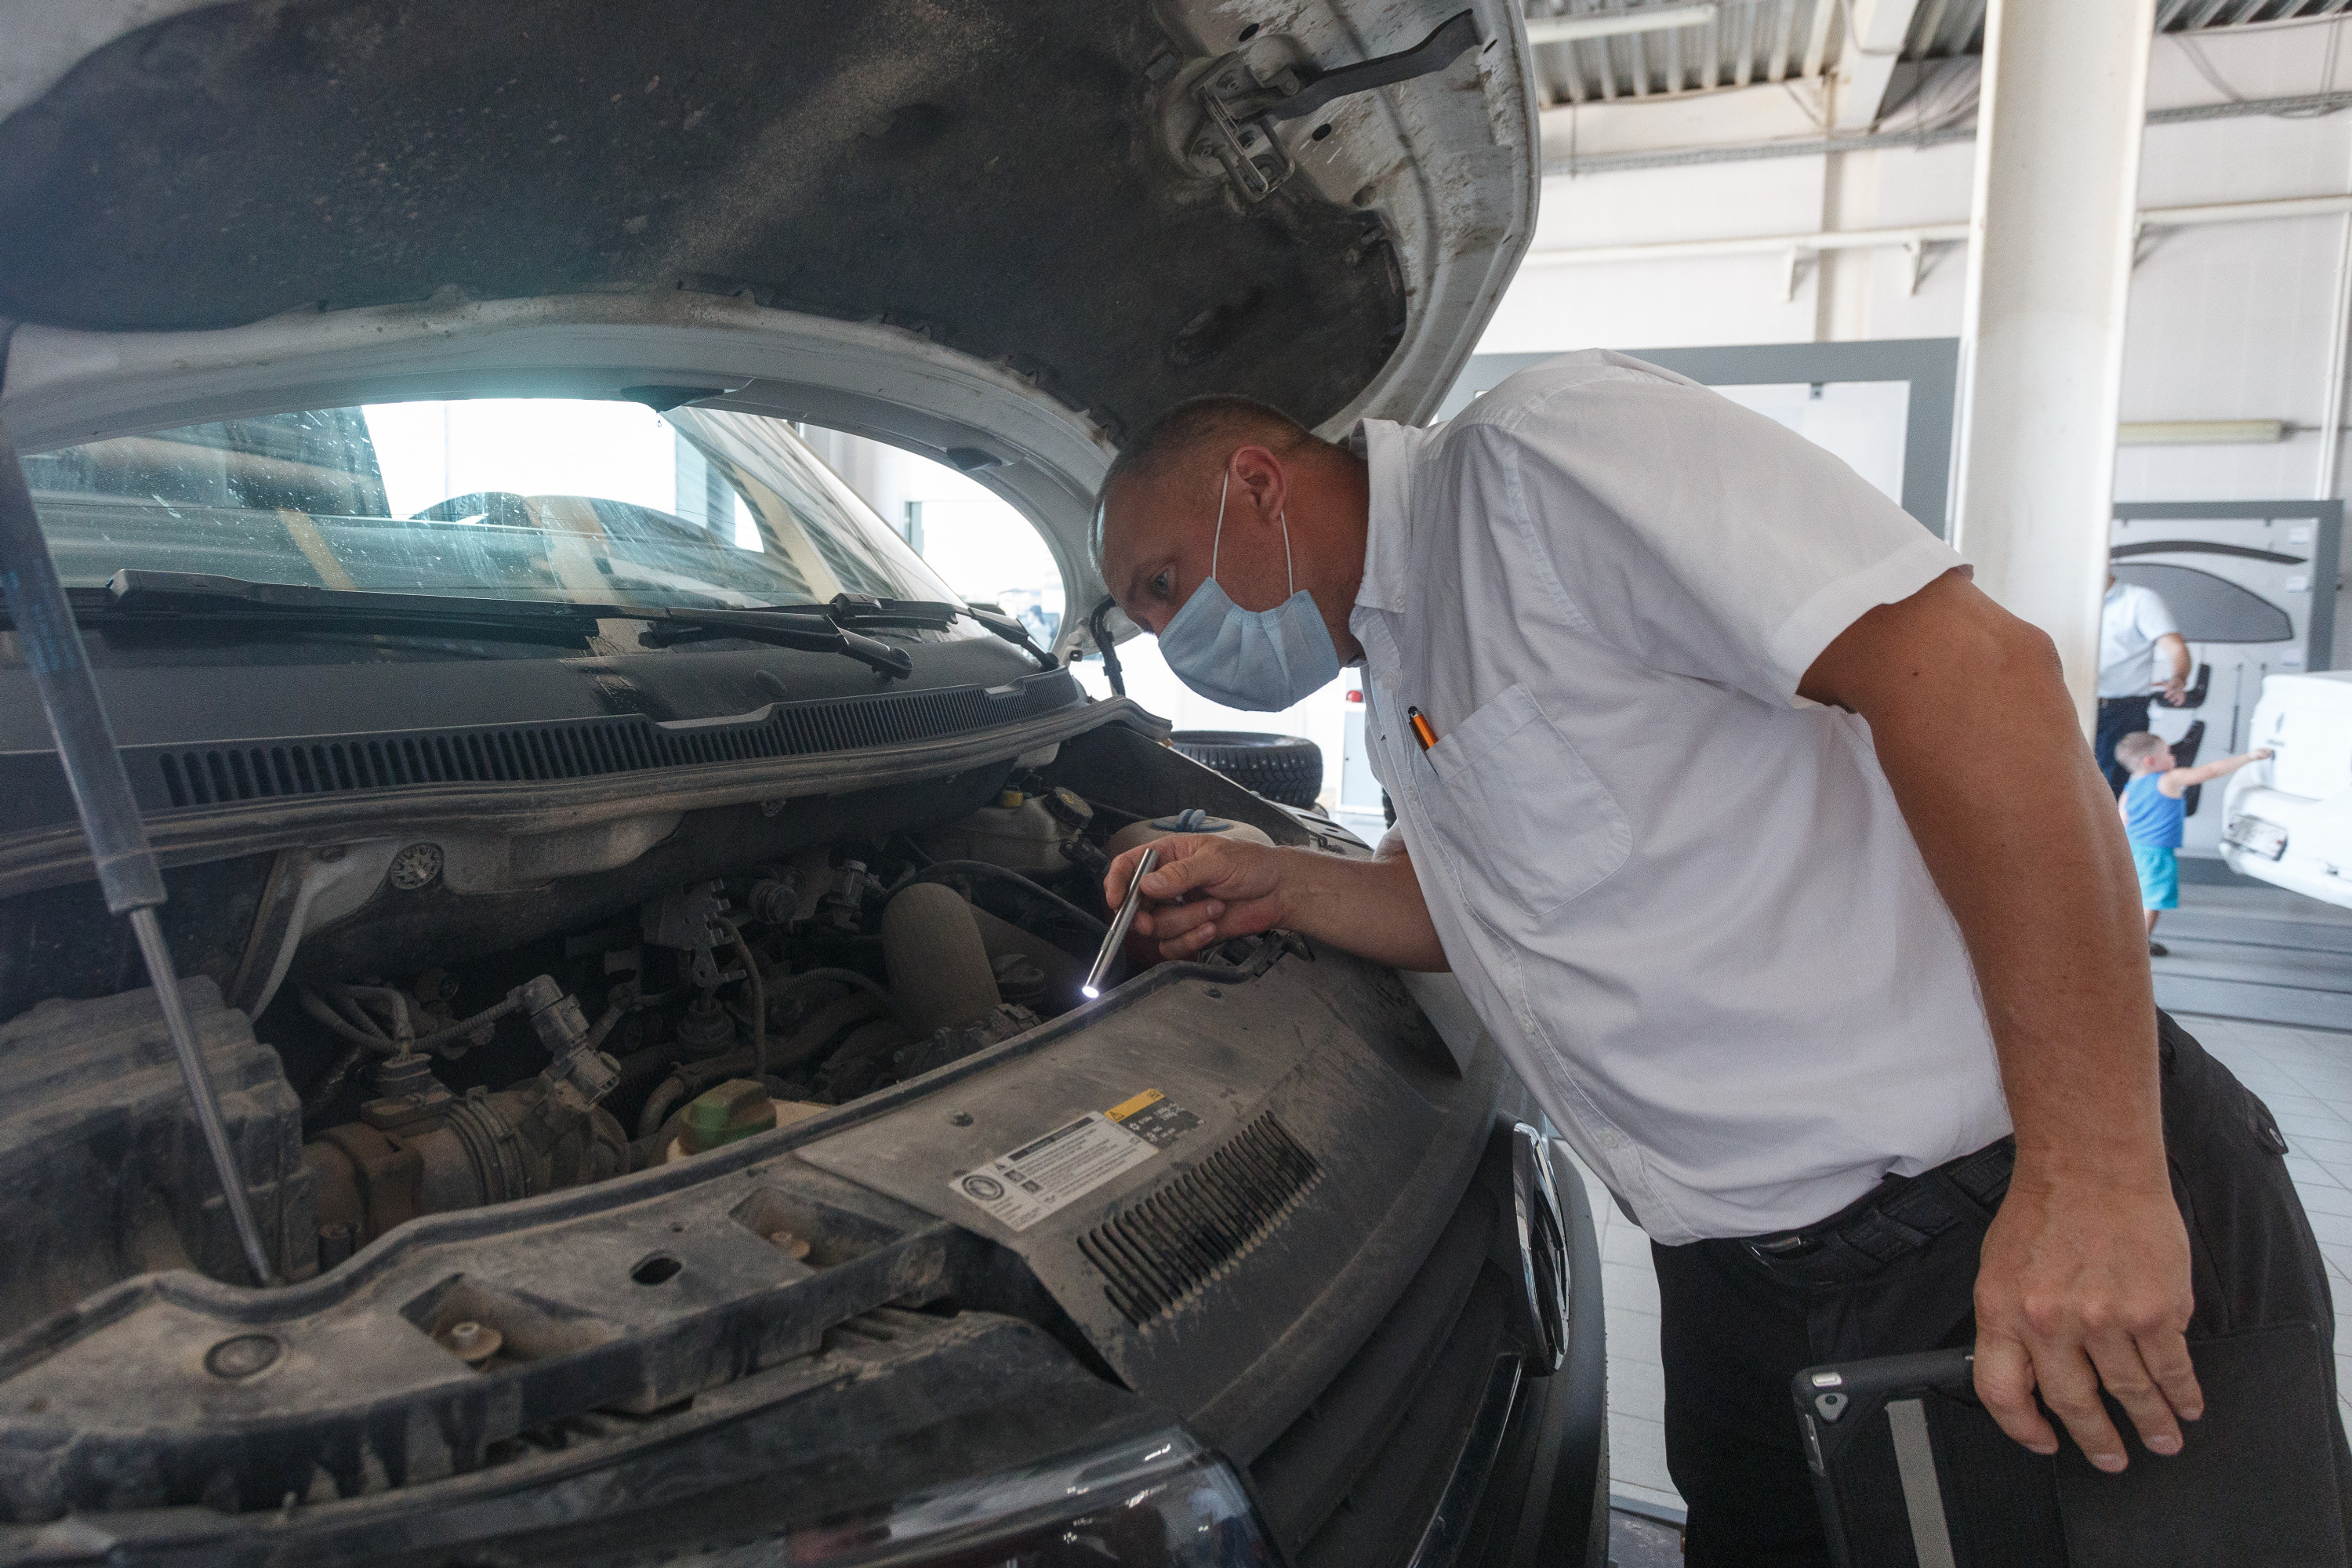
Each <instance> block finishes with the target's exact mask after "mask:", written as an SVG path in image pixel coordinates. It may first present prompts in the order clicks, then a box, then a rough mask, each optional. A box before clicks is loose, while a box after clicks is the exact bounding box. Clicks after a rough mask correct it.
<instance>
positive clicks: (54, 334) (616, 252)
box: [0, 0, 1537, 628]
mask: <svg viewBox="0 0 2352 1568" xmlns="http://www.w3.org/2000/svg"><path fill="white" fill-rule="evenodd" d="M1256 9H1258V8H1257V7H1244V6H1237V5H1232V4H1230V3H1227V0H1163V3H1161V4H1159V5H1153V6H1142V5H1134V4H1132V3H1131V0H1055V3H1053V4H1050V5H1049V4H1045V0H1021V3H1014V4H1006V3H1003V0H877V3H876V4H873V5H856V6H845V5H837V4H832V3H828V0H701V3H698V4H697V5H691V6H686V7H681V6H678V5H671V4H660V3H657V0H593V3H588V4H583V3H581V0H509V3H506V4H499V5H482V4H480V3H479V0H397V3H394V0H238V3H234V4H226V5H223V4H206V3H205V0H85V3H83V4H80V5H72V6H59V5H53V4H50V3H48V0H0V317H5V318H6V320H7V322H10V323H14V326H13V331H10V333H9V337H8V343H7V361H6V365H5V381H0V415H5V418H6V420H7V423H8V425H9V427H10V429H11V431H12V433H13V434H14V436H15V437H16V440H17V441H18V443H19V444H20V445H22V446H25V447H28V448H38V447H44V446H55V445H59V444H62V443H65V442H68V441H79V440H89V439H94V438H97V437H102V436H107V435H115V434H121V433H125V432H127V431H130V430H134V429H141V428H156V427H160V426H166V425H172V424H177V423H184V422H189V421H193V420H196V419H211V418H223V417H229V416H236V415H242V414H252V413H259V412H265V411H268V410H273V409H283V408H290V407H297V406H320V405H326V404H329V403H338V402H340V403H352V402H359V401H362V400H366V401H383V400H389V399H394V398H399V397H416V396H440V397H446V396H452V395H490V394H502V395H516V394H519V393H525V392H528V393H536V394H541V395H604V396H635V397H639V398H642V399H644V400H646V401H650V402H655V403H656V404H661V403H675V402H678V401H683V400H686V399H688V398H693V399H698V400H704V401H707V402H709V403H710V404H711V405H715V406H723V407H734V408H743V409H747V410H751V411H754V412H761V413H770V414H779V415H783V416H789V417H793V418H798V419H805V420H808V421H810V422H813V423H816V424H821V425H824V426H830V427H834V428H840V429H847V430H851V431H854V432H856V433H859V434H864V435H869V436H873V437H877V438H880V439H883V440H887V441H891V442H893V443H895V444H897V445H899V446H902V447H908V448H910V449H913V450H917V451H919V452H923V453H925V454H926V455H929V456H933V457H938V458H943V459H945V460H948V461H950V462H952V463H954V464H955V465H956V466H957V467H959V468H962V469H964V470H965V471H966V472H968V473H971V474H972V476H973V477H974V478H976V479H980V480H981V481H982V483H984V484H987V485H988V486H990V488H992V489H995V490H996V491H997V492H998V493H1000V494H1002V495H1003V496H1004V497H1005V498H1006V499H1007V500H1012V501H1013V503H1014V504H1015V505H1017V506H1019V507H1021V508H1022V509H1023V510H1024V511H1026V512H1028V513H1029V515H1030V516H1031V517H1032V518H1033V519H1034V520H1035V521H1037V522H1038V523H1039V525H1040V526H1041V528H1042V529H1043V530H1044V531H1045V533H1046V535H1047V538H1048V541H1049V543H1050V544H1051V545H1052V547H1053V549H1054V552H1055V555H1056V557H1057V559H1058V563H1059V564H1060V566H1061V568H1062V573H1063V578H1064V581H1065V583H1066V584H1067V585H1068V586H1069V588H1070V590H1071V598H1072V602H1073V603H1074V604H1078V605H1083V604H1086V603H1090V602H1092V599H1093V597H1095V596H1098V595H1099V593H1100V586H1099V584H1098V582H1097V579H1096V577H1095V574H1094V572H1093V570H1092V567H1091V565H1090V564H1089V563H1088V561H1087V549H1086V531H1087V524H1088V521H1089V515H1090V512H1091V500H1092V495H1093V491H1094V489H1095V486H1096V484H1097V481H1098V480H1099V478H1100V475H1101V472H1102V469H1103V468H1104V466H1105V465H1106V464H1107V463H1108V460H1109V458H1110V456H1111V455H1112V454H1113V453H1114V452H1115V451H1116V449H1117V446H1118V442H1119V440H1120V439H1121V438H1122V437H1124V436H1125V435H1126V434H1127V433H1128V432H1129V431H1132V430H1133V429H1135V428H1136V427H1137V426H1139V424H1140V423H1141V422H1142V421H1144V420H1147V419H1149V418H1150V416H1152V415H1153V414H1154V413H1155V412H1157V411H1158V410H1159V409H1160V408H1161V407H1163V406H1165V405H1168V404H1170V403H1171V402H1173V401H1175V400H1177V399H1180V398H1182V397H1186V396H1190V395H1196V394H1200V393H1205V392H1213V391H1215V392H1239V393H1243V394H1246V395H1251V396H1255V397H1258V398H1261V399H1263V400H1265V401H1266V402H1269V403H1272V404H1274V405H1276V406H1279V407H1282V408H1284V409H1286V411H1288V412H1289V413H1291V414H1292V415H1294V416H1297V418H1299V419H1301V420H1302V421H1304V422H1306V423H1307V424H1309V425H1312V426H1318V427H1319V428H1321V429H1323V430H1325V431H1326V432H1333V431H1337V430H1339V429H1340V428H1342V427H1344V426H1345V425H1346V424H1347V423H1349V421H1350V420H1352V419H1353V418H1355V417H1357V416H1361V415H1365V414H1375V415H1380V416H1385V417H1391V418H1400V419H1408V420H1411V419H1417V418H1420V417H1423V416H1426V415H1427V414H1428V413H1429V412H1430V411H1431V410H1432V409H1433V408H1434V407H1435V406H1436V404H1437V402H1438V399H1439V398H1440V397H1441V396H1442V395H1444V391H1445V389H1446V387H1447V385H1448V384H1450V383H1451V381H1452V379H1453V377H1454V373H1455V372H1456V371H1457V370H1458V368H1459V366H1460V363H1461V362H1462V360H1463V358H1464V357H1465V355H1466V354H1467V353H1469V351H1470V349H1471V347H1472V345H1473V343H1474V342H1475V339H1476V336H1477V334H1478V332H1479V331H1480V330H1481V328H1483V326H1484V324H1485V322H1486V319H1487V317H1488V315H1489V314H1490V312H1491V310H1492V309H1493V307H1494V305H1495V302H1496V300H1497V299H1498V298H1499V296H1500V293H1501V291H1502V289H1503V287H1504V285H1505V284H1506V283H1507V281H1508V279H1509V276H1510V274H1511V271H1512V269H1513V268H1515V266H1516V265H1517V260H1518V258H1519V256H1520V254H1521V252H1522V251H1523V249H1524V248H1525V246H1526V244H1527V241H1528V237H1529V234H1530V232H1531V230H1532V227H1533V224H1534V218H1535V204H1536V189H1537V177H1536V175H1537V159H1536V133H1535V105H1534V98H1533V95H1532V91H1531V89H1530V85H1529V79H1528V68H1527V64H1526V57H1527V47H1526V43H1525V34H1524V28H1523V26H1522V25H1521V23H1520V21H1519V19H1518V15H1517V5H1513V4H1509V3H1507V0H1467V3H1466V4H1465V0H1301V3H1298V4H1294V5H1290V6H1288V7H1286V8H1284V9H1283V10H1281V11H1279V12H1269V15H1268V16H1266V17H1265V19H1264V20H1263V21H1260V20H1258V19H1255V18H1254V17H1253V16H1251V15H1249V14H1248V13H1249V12H1251V11H1254V10H1256ZM1456 18H1459V20H1456ZM1449 22H1451V23H1452V24H1453V25H1452V26H1451V27H1448V26H1446V25H1447V24H1448V23H1449ZM1423 45H1426V47H1424V48H1423V49H1422V52H1421V53H1420V54H1418V55H1412V56H1408V57H1407V58H1404V59H1403V60H1402V61H1399V62H1397V63H1396V64H1394V65H1393V66H1391V68H1388V69H1386V70H1384V71H1379V72H1375V73H1372V74H1371V77H1370V79H1369V80H1368V79H1367V77H1365V76H1362V75H1359V76H1356V77H1348V78H1342V77H1339V75H1338V74H1337V73H1339V72H1341V71H1343V70H1345V69H1347V68H1350V67H1358V66H1360V65H1362V64H1363V63H1364V62H1366V61H1368V60H1372V59H1376V58H1383V57H1390V56H1394V55H1398V54H1400V53H1402V52H1403V51H1407V50H1412V49H1413V48H1415V47H1417V46H1423ZM1382 76H1385V77H1389V78H1392V79H1391V80H1388V81H1385V82H1382V81H1380V80H1379V78H1380V77H1382ZM1341 89H1352V90H1341ZM1318 100H1321V101H1318ZM1310 103H1311V104H1314V107H1313V108H1311V109H1304V107H1303V106H1306V105H1307V104H1310ZM1302 110H1303V111H1302ZM0 326H5V324H0ZM1077 619H1078V617H1077V616H1072V617H1070V618H1069V621H1070V624H1071V625H1072V626H1073V627H1074V628H1075V624H1076V621H1077Z"/></svg>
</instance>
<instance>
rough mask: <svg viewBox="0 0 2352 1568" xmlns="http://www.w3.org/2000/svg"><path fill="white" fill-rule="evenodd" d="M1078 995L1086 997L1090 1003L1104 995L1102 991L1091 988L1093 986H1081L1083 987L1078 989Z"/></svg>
mask: <svg viewBox="0 0 2352 1568" xmlns="http://www.w3.org/2000/svg"><path fill="white" fill-rule="evenodd" d="M1078 993H1079V994H1080V995H1082V996H1084V997H1085V998H1086V999H1087V1001H1089V1002H1091V1001H1093V1000H1095V998H1097V997H1098V996H1100V995H1101V994H1102V993H1101V992H1100V991H1097V990H1096V989H1095V988H1094V987H1093V986H1091V985H1081V986H1079V987H1078Z"/></svg>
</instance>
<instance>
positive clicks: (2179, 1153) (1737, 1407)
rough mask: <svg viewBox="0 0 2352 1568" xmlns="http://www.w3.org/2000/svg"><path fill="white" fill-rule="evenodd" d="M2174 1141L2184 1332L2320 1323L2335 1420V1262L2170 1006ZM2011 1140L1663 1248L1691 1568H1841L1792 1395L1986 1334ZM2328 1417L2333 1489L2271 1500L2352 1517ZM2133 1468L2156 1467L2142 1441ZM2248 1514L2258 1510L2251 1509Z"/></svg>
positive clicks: (2267, 1129)
mask: <svg viewBox="0 0 2352 1568" xmlns="http://www.w3.org/2000/svg"><path fill="white" fill-rule="evenodd" d="M2158 1019H2159V1023H2160V1028H2159V1031H2158V1050H2159V1054H2160V1058H2161V1062H2162V1070H2163V1086H2164V1149H2165V1153H2166V1155H2167V1157H2168V1160H2169V1161H2170V1163H2171V1166H2172V1192H2173V1197H2174V1199H2175V1201H2177V1202H2178V1203H2179V1205H2180V1212H2181V1215H2182V1217H2183V1219H2184V1220H2185V1221H2186V1223H2187V1226H2188V1229H2189V1271H2190V1278H2191V1279H2192V1281H2193V1282H2194V1285H2195V1289H2196V1294H2197V1306H2196V1311H2195V1315H2194V1316H2193V1317H2191V1318H2190V1319H2189V1338H2190V1339H2191V1340H2202V1339H2208V1338H2210V1337H2212V1336H2214V1335H2217V1334H2223V1333H2228V1332H2231V1331H2233V1330H2238V1329H2250V1328H2261V1327H2265V1326H2268V1325H2271V1324H2274V1323H2290V1322H2308V1323H2313V1324H2315V1325H2316V1326H2317V1327H2318V1329H2319V1331H2320V1337H2321V1341H2322V1367H2321V1369H2320V1375H2322V1376H2323V1377H2324V1379H2325V1381H2326V1385H2327V1408H2328V1409H2329V1410H2331V1411H2332V1410H2334V1409H2336V1360H2335V1355H2334V1353H2333V1351H2332V1349H2331V1348H2330V1342H2332V1340H2333V1336H2334V1331H2335V1328H2336V1321H2335V1310H2334V1307H2333V1304H2332V1302H2331V1300H2330V1298H2329V1291H2328V1283H2327V1266H2326V1261H2325V1260H2324V1259H2323V1258H2321V1256H2320V1251H2319V1243H2318V1241H2317V1240H2316V1239H2315V1237H2313V1236H2312V1233H2311V1222H2310V1221H2309V1220H2308V1219H2306V1218H2305V1216H2304V1212H2303V1203H2302V1200H2301V1199H2300V1198H2298V1197H2297V1196H2296V1195H2295V1191H2294V1179H2293V1177H2292V1176H2290V1175H2289V1174H2288V1173H2287V1168H2286V1161H2285V1159H2284V1154H2285V1152H2286V1147H2287V1145H2286V1140H2285V1139H2284V1138H2283V1137H2281V1136H2280V1134H2279V1129H2278V1123H2277V1121H2274V1120H2273V1118H2272V1116H2271V1113H2270V1111H2269V1110H2268V1109H2267V1108H2266V1107H2264V1106H2263V1102H2262V1101H2261V1100H2257V1099H2255V1098H2254V1096H2253V1094H2252V1092H2251V1091H2249V1090H2248V1089H2246V1088H2245V1086H2244V1085H2242V1084H2241V1083H2239V1082H2238V1080H2237V1079H2235V1078H2233V1077H2231V1074H2230V1070H2229V1068H2225V1067H2223V1066H2222V1065H2221V1063H2220V1062H2217V1061H2215V1060H2214V1059H2213V1058H2211V1057H2209V1056H2207V1055H2206V1054H2205V1048H2204V1047H2202V1046H2200V1045H2199V1044H2198V1043H2197V1041H2196V1040H2195V1039H2194V1038H2193V1037H2190V1036H2189V1033H2188V1032H2187V1031H2186V1030H2184V1029H2182V1028H2181V1026H2179V1024H2176V1023H2174V1022H2173V1021H2172V1019H2171V1018H2169V1017H2168V1016H2164V1015H2161V1014H2159V1015H2158ZM2012 1156H2013V1149H2012V1147H2011V1141H2010V1140H2008V1139H2003V1140H2001V1141H2000V1142H1999V1143H1995V1144H1993V1145H1991V1146H1990V1147H1989V1148H1987V1149H1983V1150H1980V1151H1979V1152H1977V1153H1974V1154H1971V1155H1968V1156H1966V1157H1965V1158H1962V1159H1959V1160H1955V1161H1953V1162H1951V1163H1949V1164H1947V1165H1941V1166H1938V1167H1937V1169H1935V1170H1933V1171H1929V1172H1926V1173H1922V1174H1920V1175H1917V1176H1911V1177H1899V1176H1890V1177H1888V1178H1887V1179H1886V1180H1885V1182H1884V1183H1882V1184H1880V1185H1879V1186H1878V1188H1877V1189H1876V1190H1874V1191H1873V1192H1871V1193H1868V1194H1864V1196H1863V1197H1862V1198H1861V1199H1859V1200H1858V1201H1856V1202H1855V1203H1854V1204H1853V1205H1850V1206H1848V1207H1847V1208H1846V1209H1844V1210H1843V1211H1842V1212H1840V1213H1838V1214H1836V1215H1832V1216H1831V1217H1830V1218H1828V1219H1825V1220H1822V1221H1821V1222H1820V1223H1819V1224H1817V1225H1811V1226H1806V1227H1805V1228H1804V1229H1803V1230H1801V1231H1794V1232H1790V1233H1789V1234H1787V1235H1785V1236H1774V1237H1752V1238H1749V1239H1747V1240H1724V1241H1696V1242H1692V1243H1691V1244H1690V1245H1688V1246H1686V1247H1656V1246H1653V1247H1652V1249H1651V1255H1652V1256H1653V1257H1654V1258H1655V1259H1656V1260H1657V1266H1658V1295H1659V1300H1660V1305H1661V1317H1660V1322H1659V1349H1660V1351H1661V1352H1663V1355H1662V1357H1661V1359H1662V1360H1663V1361H1664V1363H1665V1382H1666V1469H1667V1472H1668V1473H1669V1474H1671V1475H1672V1476H1673V1477H1674V1479H1675V1486H1676V1487H1677V1488H1679V1489H1681V1491H1682V1494H1683V1500H1684V1501H1685V1502H1686V1503H1687V1504H1688V1505H1689V1507H1690V1524H1689V1528H1688V1533H1687V1535H1686V1537H1685V1541H1686V1545H1685V1554H1686V1561H1687V1562H1688V1563H1690V1565H1691V1568H1764V1565H1772V1568H1781V1565H1787V1568H1796V1565H1799V1564H1802V1565H1805V1568H1812V1565H1815V1564H1819V1565H1820V1568H1828V1564H1829V1563H1830V1552H1829V1542H1828V1540H1827V1538H1826V1537H1825V1536H1824V1535H1823V1533H1822V1520H1821V1512H1820V1508H1819V1505H1818V1504H1817V1503H1816V1502H1815V1501H1814V1498H1813V1488H1812V1481H1811V1476H1810V1474H1809V1473H1808V1472H1807V1470H1806V1468H1805V1454H1804V1447H1803V1442H1802V1438H1801V1435H1800V1431H1799V1427H1798V1425H1797V1414H1796V1408H1795V1405H1793V1404H1792V1402H1791V1401H1790V1396H1789V1384H1790V1380H1791V1379H1793V1378H1794V1377H1795V1376H1796V1375H1797V1373H1800V1372H1801V1371H1803V1370H1804V1369H1805V1368H1807V1367H1809V1366H1820V1365H1822V1364H1823V1363H1828V1362H1838V1361H1856V1360H1860V1359H1862V1358H1864V1357H1867V1356H1882V1355H1900V1354H1904V1353H1906V1352H1913V1351H1928V1350H1938V1349H1944V1348H1947V1347H1951V1346H1958V1345H1966V1344H1969V1343H1972V1342H1974V1341H1975V1339H1976V1319H1975V1302H1974V1295H1975V1289H1976V1277H1977V1254H1978V1251H1979V1248H1980V1247H1982V1246H1983V1243H1984V1234H1985V1228H1986V1226H1989V1225H1990V1223H1991V1220H1992V1216H1993V1215H1994V1213H1995V1212H1997V1211H1998V1210H1999V1208H2000V1200H2001V1196H2002V1194H2004V1193H2005V1192H2006V1191H2007V1190H2008V1181H2009V1167H2010V1163H2011V1158H2012ZM2334 1425H2335V1434H2334V1436H2335V1447H2336V1491H2337V1496H2336V1498H2334V1499H2332V1500H2331V1499H2321V1498H2295V1499H2284V1498H2270V1499H2264V1500H2262V1506H2264V1507H2271V1508H2326V1507H2328V1506H2330V1505H2331V1503H2332V1504H2333V1506H2335V1507H2336V1508H2338V1509H2340V1510H2343V1513H2344V1516H2345V1518H2346V1519H2347V1520H2352V1449H2347V1447H2346V1445H2345V1438H2344V1428H2343V1426H2342V1424H2341V1423H2340V1422H2339V1423H2336V1424H2334ZM2124 1440H2125V1442H2126V1443H2127V1444H2129V1445H2130V1446H2131V1449H2132V1456H2131V1458H2132V1462H2133V1463H2134V1464H2148V1463H2156V1464H2161V1463H2163V1461H2162V1460H2161V1459H2154V1458H2152V1457H2151V1456H2150V1455H2148V1454H2147V1451H2146V1450H2145V1449H2142V1448H2141V1447H2139V1444H2138V1439H2137V1437H2135V1436H2130V1435H2129V1431H2128V1428H2126V1436H2125V1439H2124ZM2250 1506H2251V1500H2250Z"/></svg>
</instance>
